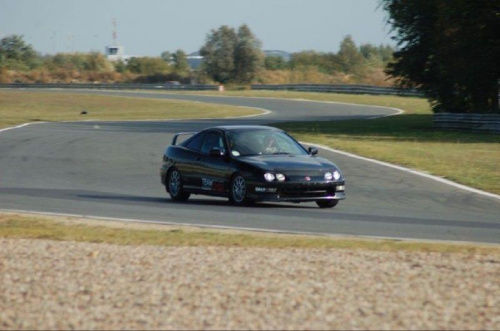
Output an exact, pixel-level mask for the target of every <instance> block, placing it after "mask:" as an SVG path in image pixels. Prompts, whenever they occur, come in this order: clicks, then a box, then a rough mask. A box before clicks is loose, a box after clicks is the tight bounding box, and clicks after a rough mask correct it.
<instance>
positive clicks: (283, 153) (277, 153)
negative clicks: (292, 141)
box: [273, 152, 292, 155]
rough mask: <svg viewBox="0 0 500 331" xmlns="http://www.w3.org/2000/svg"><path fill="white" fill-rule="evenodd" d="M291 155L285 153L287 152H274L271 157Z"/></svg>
mask: <svg viewBox="0 0 500 331" xmlns="http://www.w3.org/2000/svg"><path fill="white" fill-rule="evenodd" d="M291 154H292V153H287V152H276V153H273V155H291Z"/></svg>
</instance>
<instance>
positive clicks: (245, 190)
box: [161, 126, 345, 208]
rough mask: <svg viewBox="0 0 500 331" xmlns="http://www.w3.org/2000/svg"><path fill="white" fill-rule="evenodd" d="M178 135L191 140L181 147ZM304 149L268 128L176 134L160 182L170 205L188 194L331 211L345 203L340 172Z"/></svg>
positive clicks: (245, 202)
mask: <svg viewBox="0 0 500 331" xmlns="http://www.w3.org/2000/svg"><path fill="white" fill-rule="evenodd" d="M182 135H192V136H191V137H190V138H188V139H187V140H185V141H183V142H182V143H179V144H177V140H178V138H179V137H180V136H182ZM317 153H318V149H317V148H314V147H310V148H309V149H308V150H306V149H305V148H304V147H303V146H302V145H300V144H299V143H298V142H297V141H296V140H295V139H293V138H292V137H290V136H289V135H288V134H286V133H285V132H284V131H282V130H279V129H276V128H272V127H267V126H220V127H214V128H209V129H205V130H203V131H201V132H198V133H192V132H191V133H178V134H176V135H175V136H174V138H173V140H172V145H171V146H168V148H167V150H166V151H165V154H164V156H163V166H162V168H161V182H162V184H163V185H165V187H166V189H167V192H169V193H170V197H171V198H172V200H174V201H186V200H187V199H188V198H189V196H190V195H191V194H205V195H211V196H220V197H227V198H229V200H230V201H231V202H233V203H234V204H237V205H244V204H248V203H251V202H257V201H289V202H304V201H316V203H317V204H318V206H319V207H321V208H331V207H334V206H336V205H337V203H338V202H339V200H342V199H345V181H344V177H343V175H342V173H341V172H340V170H339V168H338V167H337V166H336V165H335V164H334V163H332V162H330V161H328V160H326V159H323V158H321V157H318V156H316V154H317Z"/></svg>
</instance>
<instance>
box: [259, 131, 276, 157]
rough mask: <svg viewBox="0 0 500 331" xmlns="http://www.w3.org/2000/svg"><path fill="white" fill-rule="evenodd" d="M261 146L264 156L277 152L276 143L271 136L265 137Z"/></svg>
mask: <svg viewBox="0 0 500 331" xmlns="http://www.w3.org/2000/svg"><path fill="white" fill-rule="evenodd" d="M262 144H263V146H264V154H273V153H276V152H278V143H277V142H276V139H274V138H273V136H271V135H266V136H265V137H264V140H263V142H262Z"/></svg>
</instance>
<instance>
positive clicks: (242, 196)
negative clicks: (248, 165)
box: [229, 174, 253, 206]
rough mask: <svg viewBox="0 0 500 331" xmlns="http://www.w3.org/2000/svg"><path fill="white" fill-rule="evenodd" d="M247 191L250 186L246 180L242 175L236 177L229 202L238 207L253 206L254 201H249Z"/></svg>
mask: <svg viewBox="0 0 500 331" xmlns="http://www.w3.org/2000/svg"><path fill="white" fill-rule="evenodd" d="M247 190H248V185H247V181H246V180H245V178H244V177H243V176H242V175H240V174H236V175H234V176H233V179H232V180H231V187H230V189H229V201H231V202H232V203H233V204H235V205H237V206H244V205H249V204H251V203H252V202H253V201H252V200H250V199H248V197H247V192H248V191H247Z"/></svg>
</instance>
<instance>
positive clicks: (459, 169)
mask: <svg viewBox="0 0 500 331" xmlns="http://www.w3.org/2000/svg"><path fill="white" fill-rule="evenodd" d="M205 93H206V92H204V94H205ZM215 93H217V92H211V93H208V94H215ZM219 95H227V96H245V97H273V98H288V99H305V100H315V101H333V102H345V103H355V104H362V105H375V106H384V107H391V108H398V109H402V110H404V111H405V113H404V114H402V115H398V116H391V117H385V118H379V119H373V120H348V121H333V122H300V123H284V124H283V123H280V124H277V125H276V126H278V127H280V128H282V129H284V130H286V131H288V132H290V133H291V134H292V135H294V136H295V137H296V138H298V139H299V140H301V141H308V142H314V143H317V144H322V145H326V146H329V147H331V148H335V149H339V150H343V151H347V152H351V153H354V154H357V155H362V156H365V157H369V158H373V159H377V160H381V161H385V162H390V163H393V164H398V165H403V166H405V167H409V168H412V169H418V170H421V171H425V172H427V173H430V174H433V175H436V176H441V177H444V178H447V179H449V180H452V181H454V182H457V183H461V184H464V185H467V186H471V187H474V188H478V189H481V190H484V191H488V192H492V193H496V194H500V171H499V168H498V165H499V164H500V135H498V134H488V133H470V132H456V131H443V130H435V129H433V127H432V111H431V108H430V105H429V103H428V102H427V100H426V99H424V98H416V97H399V96H373V95H349V94H335V93H311V92H293V91H278V92H275V91H228V92H225V93H224V94H220V93H219Z"/></svg>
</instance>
